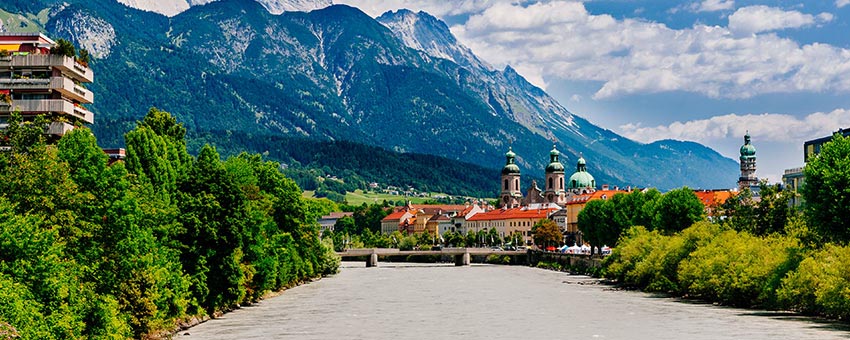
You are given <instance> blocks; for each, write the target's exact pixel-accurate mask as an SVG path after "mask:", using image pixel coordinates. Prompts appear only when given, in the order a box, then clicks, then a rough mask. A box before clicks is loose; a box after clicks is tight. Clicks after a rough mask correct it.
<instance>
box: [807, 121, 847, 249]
mask: <svg viewBox="0 0 850 340" xmlns="http://www.w3.org/2000/svg"><path fill="white" fill-rule="evenodd" d="M803 174H805V175H806V182H805V185H803V188H802V191H803V199H804V200H805V202H806V216H807V217H808V223H809V225H811V227H812V229H814V230H816V231H817V232H818V234H820V235H822V236H823V237H824V240H825V241H832V242H837V243H841V244H848V243H850V226H848V222H847V217H848V216H850V138H848V137H843V136H842V135H840V134H835V135H834V136H833V137H832V141H830V142H828V143H826V144H824V146H823V147H822V148H821V152H820V154H819V155H817V156H816V157H812V158H811V159H809V160H808V163H806V167H805V168H804V169H803Z"/></svg>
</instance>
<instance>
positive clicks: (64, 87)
mask: <svg viewBox="0 0 850 340" xmlns="http://www.w3.org/2000/svg"><path fill="white" fill-rule="evenodd" d="M50 88H51V89H55V90H57V91H59V92H60V93H62V95H63V96H65V97H68V98H71V99H74V100H76V101H78V102H81V103H84V104H90V103H92V102H94V94H92V92H91V91H89V90H87V89H86V88H84V87H82V86H79V85H77V84H74V81H73V80H71V79H69V78H65V77H53V78H50Z"/></svg>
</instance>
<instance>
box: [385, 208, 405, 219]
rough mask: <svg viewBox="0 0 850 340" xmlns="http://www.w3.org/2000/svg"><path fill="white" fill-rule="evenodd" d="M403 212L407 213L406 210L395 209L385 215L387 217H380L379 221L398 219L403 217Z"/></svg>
mask: <svg viewBox="0 0 850 340" xmlns="http://www.w3.org/2000/svg"><path fill="white" fill-rule="evenodd" d="M404 214H407V210H399V211H396V212H394V213H392V214H389V215H387V217H384V218H383V219H381V222H390V221H398V220H400V219H401V218H402V217H404Z"/></svg>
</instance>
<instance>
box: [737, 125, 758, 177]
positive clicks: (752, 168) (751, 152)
mask: <svg viewBox="0 0 850 340" xmlns="http://www.w3.org/2000/svg"><path fill="white" fill-rule="evenodd" d="M758 185H759V179H758V177H756V147H755V146H753V145H752V144H750V132H749V131H747V134H746V135H744V145H742V146H741V177H740V178H738V190H744V189H745V188H750V187H755V186H758Z"/></svg>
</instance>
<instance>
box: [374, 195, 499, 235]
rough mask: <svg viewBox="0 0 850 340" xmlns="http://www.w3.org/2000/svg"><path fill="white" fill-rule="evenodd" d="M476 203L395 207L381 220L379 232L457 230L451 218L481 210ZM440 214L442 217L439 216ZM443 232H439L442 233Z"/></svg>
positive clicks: (405, 232)
mask: <svg viewBox="0 0 850 340" xmlns="http://www.w3.org/2000/svg"><path fill="white" fill-rule="evenodd" d="M480 209H481V208H480V207H478V206H477V205H474V204H473V205H457V204H411V203H410V202H408V203H407V204H406V205H405V206H402V207H397V208H395V211H393V212H392V213H391V214H389V215H387V217H384V218H383V219H382V220H381V233H383V234H392V233H393V232H395V231H399V232H401V233H402V234H419V233H423V232H426V231H427V232H428V233H430V234H432V235H436V234H437V232H438V231H440V230H453V231H456V230H458V227H456V226H454V225H453V223H454V222H453V218H455V217H456V216H457V215H458V214H461V213H462V212H466V213H465V214H463V216H471V215H472V214H474V213H476V212H478V211H483V210H480ZM441 216H442V217H441ZM442 234H443V232H440V235H442Z"/></svg>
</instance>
